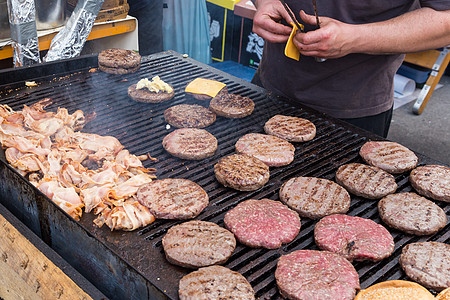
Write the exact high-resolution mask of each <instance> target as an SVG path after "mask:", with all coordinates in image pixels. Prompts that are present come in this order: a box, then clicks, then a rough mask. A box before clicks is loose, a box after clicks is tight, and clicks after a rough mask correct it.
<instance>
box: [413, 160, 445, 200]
mask: <svg viewBox="0 0 450 300" xmlns="http://www.w3.org/2000/svg"><path fill="white" fill-rule="evenodd" d="M409 181H410V182H411V185H412V186H413V187H414V189H415V190H416V191H417V192H418V193H419V194H421V195H423V196H425V197H430V198H432V199H435V200H440V201H445V202H450V168H448V167H444V166H438V165H426V166H423V167H417V168H415V169H414V170H412V171H411V174H410V175H409Z"/></svg>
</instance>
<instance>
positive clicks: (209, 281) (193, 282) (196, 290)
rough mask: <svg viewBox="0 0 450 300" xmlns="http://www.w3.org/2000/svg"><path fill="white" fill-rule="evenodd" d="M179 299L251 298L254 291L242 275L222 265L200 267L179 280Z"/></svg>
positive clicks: (250, 299)
mask: <svg viewBox="0 0 450 300" xmlns="http://www.w3.org/2000/svg"><path fill="white" fill-rule="evenodd" d="M178 296H179V297H180V300H211V299H224V300H225V299H230V300H231V299H233V300H234V299H236V300H253V299H255V292H254V291H253V288H252V286H251V285H250V283H249V282H248V281H247V279H245V277H244V276H242V275H241V274H239V273H238V272H234V271H232V270H230V269H228V268H225V267H222V266H210V267H205V268H200V269H198V271H194V272H192V273H189V274H187V275H186V276H184V277H183V278H181V280H180V284H179V287H178Z"/></svg>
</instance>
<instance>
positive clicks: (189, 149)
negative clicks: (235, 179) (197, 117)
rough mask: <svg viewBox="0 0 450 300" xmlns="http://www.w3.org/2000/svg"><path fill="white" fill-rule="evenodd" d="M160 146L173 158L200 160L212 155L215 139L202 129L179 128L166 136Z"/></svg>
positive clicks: (215, 143) (214, 148)
mask: <svg viewBox="0 0 450 300" xmlns="http://www.w3.org/2000/svg"><path fill="white" fill-rule="evenodd" d="M162 145H163V147H164V149H165V150H166V151H167V152H169V153H170V154H172V155H173V156H175V157H179V158H183V159H191V160H200V159H204V158H207V157H211V156H213V155H214V153H215V152H216V150H217V139H216V138H215V137H214V136H213V135H212V134H211V133H209V132H208V131H206V130H204V129H198V128H180V129H177V130H174V131H172V132H171V133H169V134H168V135H166V136H165V137H164V139H163V142H162Z"/></svg>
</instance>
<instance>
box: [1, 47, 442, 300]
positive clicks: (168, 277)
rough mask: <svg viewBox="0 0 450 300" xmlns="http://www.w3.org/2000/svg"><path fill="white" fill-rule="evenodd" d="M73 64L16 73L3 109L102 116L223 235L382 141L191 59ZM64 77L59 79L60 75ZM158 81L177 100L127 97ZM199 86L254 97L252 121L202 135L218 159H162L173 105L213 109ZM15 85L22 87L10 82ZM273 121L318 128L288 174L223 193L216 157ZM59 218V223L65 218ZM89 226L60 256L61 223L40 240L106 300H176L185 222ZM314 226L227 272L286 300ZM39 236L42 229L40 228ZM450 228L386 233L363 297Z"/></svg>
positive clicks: (237, 256)
mask: <svg viewBox="0 0 450 300" xmlns="http://www.w3.org/2000/svg"><path fill="white" fill-rule="evenodd" d="M77 62H79V64H78V65H81V67H80V68H81V69H80V70H77V71H74V70H76V69H75V67H72V69H69V70H68V71H69V73H64V72H63V71H59V72H57V73H56V75H55V74H53V75H48V74H52V73H51V72H50V73H49V72H47V73H48V74H46V75H45V76H42V73H43V71H42V67H35V68H31V70H29V73H27V74H25V75H24V74H23V71H18V72H12V73H10V75H12V76H11V79H10V83H8V84H7V85H3V86H1V87H0V97H1V103H2V104H8V105H10V106H11V107H13V108H14V109H16V110H20V109H22V107H23V105H24V104H27V105H28V104H31V103H34V102H36V101H39V100H41V99H42V98H45V97H50V98H52V99H53V104H52V105H51V106H50V107H48V109H49V110H55V109H56V108H57V107H65V108H67V109H68V110H69V112H73V111H75V110H77V109H81V110H83V111H84V112H85V113H86V114H89V113H92V112H95V113H96V116H97V117H96V118H95V119H94V120H93V121H92V122H90V123H88V125H87V126H86V127H85V128H84V130H83V131H85V132H91V133H97V134H101V135H112V136H115V137H116V138H118V139H119V140H120V142H121V143H122V144H123V145H124V146H125V148H126V149H128V150H129V151H130V152H131V153H133V154H136V155H140V154H145V153H149V154H150V155H151V156H152V157H155V158H157V159H158V161H157V162H152V161H146V162H144V165H145V167H148V168H156V169H157V177H158V178H159V179H163V178H186V179H190V180H192V181H194V182H196V183H198V184H199V185H200V186H202V187H203V188H204V189H205V190H206V192H207V193H208V195H209V197H210V204H209V206H208V207H207V208H206V209H205V210H204V211H203V212H202V213H201V214H200V215H199V216H198V217H197V219H199V220H205V221H211V222H215V223H217V224H219V225H220V226H223V225H224V224H223V217H224V215H225V213H226V212H227V211H228V210H229V209H231V208H233V207H234V206H236V205H237V204H238V203H240V202H241V201H244V200H247V199H251V198H252V199H262V198H269V199H272V200H279V198H278V191H279V188H280V186H281V184H282V183H283V182H285V181H286V180H288V179H289V178H292V177H295V176H315V177H321V178H326V179H329V180H334V174H335V172H336V170H337V168H338V167H339V166H340V165H342V164H345V163H350V162H362V160H361V159H360V157H359V155H358V152H359V148H360V147H361V145H362V144H364V143H365V142H366V141H367V140H369V139H380V138H379V137H377V136H375V135H372V134H370V133H367V132H364V131H362V130H360V129H358V128H355V127H352V126H350V125H347V124H345V123H343V122H340V121H339V120H335V119H332V118H330V117H328V116H325V115H323V114H321V113H318V112H315V111H313V110H310V109H308V108H305V107H302V106H299V105H296V104H294V103H291V102H289V101H288V100H286V99H278V98H276V97H273V96H272V95H271V94H268V93H267V91H265V90H263V89H261V88H259V87H256V86H254V85H251V84H249V83H248V82H245V81H242V80H240V79H238V78H236V77H232V76H230V75H228V74H225V73H223V72H221V71H218V70H216V69H214V68H211V67H209V66H207V65H204V64H201V63H198V62H196V61H194V60H191V59H189V58H183V57H182V56H180V55H179V54H177V53H174V52H163V53H159V54H157V55H153V56H149V57H145V58H143V62H142V65H141V68H140V70H139V71H138V72H136V73H134V74H128V75H121V76H117V75H111V74H106V73H102V72H89V69H90V67H89V65H90V66H91V67H92V66H94V67H95V64H96V60H95V58H92V57H91V58H89V59H88V58H79V59H74V60H71V61H70V64H71V65H73V66H77ZM55 65H56V66H57V67H58V66H60V65H58V64H55ZM66 65H67V63H66ZM33 70H34V73H33ZM58 70H61V67H60V68H59V69H58ZM19 74H20V76H19ZM156 75H158V76H160V77H161V79H163V80H164V81H166V82H168V83H170V84H171V85H172V86H173V87H174V89H175V95H176V96H175V98H174V99H173V100H171V101H169V102H167V103H160V104H145V103H138V102H135V101H133V100H131V99H130V98H128V96H127V88H128V86H130V85H131V84H133V83H136V82H137V81H138V80H139V79H141V78H143V77H149V78H151V77H153V76H156ZM27 76H28V77H27ZM197 77H203V78H208V79H214V80H218V81H221V82H224V83H226V84H227V87H228V90H229V91H230V92H231V93H236V94H240V95H243V96H248V97H250V98H251V99H252V100H253V101H254V102H255V104H256V107H255V110H254V112H253V114H252V115H251V116H249V117H246V118H243V119H225V118H222V117H218V118H217V121H216V122H215V123H214V124H213V125H211V126H209V127H207V128H206V129H207V130H208V131H209V132H211V133H212V134H213V135H214V136H215V137H216V138H217V139H218V144H219V146H218V150H217V152H216V154H215V155H214V156H213V157H210V158H207V159H204V160H202V161H188V160H181V159H178V158H175V157H172V156H171V155H169V154H168V153H166V152H165V151H164V149H163V147H162V144H161V143H162V139H163V138H164V136H165V135H166V134H168V133H169V132H171V131H172V130H173V128H170V129H168V128H166V122H165V121H164V117H163V112H164V110H165V109H166V108H168V107H170V106H173V105H175V104H181V103H196V104H200V105H205V106H206V105H207V104H208V102H202V101H197V100H193V99H192V98H189V97H188V96H185V93H184V87H185V86H186V85H187V83H188V82H189V81H191V80H193V79H195V78H197ZM24 79H29V80H36V82H38V84H39V86H38V87H34V88H25V87H24V82H23V80H24ZM15 80H17V82H14V81H15ZM275 114H284V115H295V116H299V117H303V118H306V119H308V120H310V121H312V122H313V123H314V124H315V125H316V127H317V135H316V138H314V139H313V140H312V141H309V142H305V143H294V146H295V148H296V151H295V160H294V162H293V163H292V164H290V165H288V166H285V167H276V168H271V170H270V181H269V182H268V183H267V184H266V185H265V186H264V187H262V188H261V189H259V190H257V191H252V192H239V191H235V190H232V189H229V188H225V187H223V186H222V185H220V184H219V183H218V182H217V180H216V179H215V177H214V171H213V166H214V164H215V163H216V162H217V161H218V159H219V158H220V157H223V156H226V155H229V154H232V153H234V144H235V142H236V141H237V140H238V139H239V138H240V137H241V136H243V135H244V134H246V133H251V132H259V133H264V130H263V126H264V123H265V122H266V121H267V120H268V119H269V118H270V117H272V116H273V115H275ZM418 156H419V162H420V164H431V163H437V162H435V161H433V160H431V159H429V158H427V157H424V156H422V155H418ZM8 172H13V171H12V170H10V171H8ZM396 181H397V183H398V185H399V189H398V192H409V191H412V187H411V186H410V184H409V182H408V176H407V175H405V174H401V175H397V176H396ZM17 188H19V187H17ZM13 189H14V187H13ZM3 201H4V200H3ZM437 204H438V205H440V206H441V207H442V208H443V209H444V210H445V212H446V213H447V215H448V214H449V211H450V204H445V203H443V202H438V203H437ZM10 206H11V205H10ZM37 209H39V208H37ZM13 210H14V208H13ZM32 210H33V209H32ZM60 213H61V214H63V213H62V212H61V211H60ZM348 214H349V215H352V216H360V217H364V218H368V219H372V220H374V221H375V222H377V223H382V222H381V220H380V218H379V216H378V212H377V201H373V200H367V199H363V198H360V197H355V196H353V195H352V201H351V207H350V211H349V212H348ZM64 217H65V216H64ZM39 218H40V219H39V222H43V221H44V220H42V218H43V217H42V214H40V216H39ZM67 218H68V217H67ZM22 219H24V218H23V217H22ZM93 219H94V216H93V215H92V214H84V216H83V217H82V220H81V221H80V222H79V223H75V225H71V226H75V227H76V228H75V229H71V230H74V231H75V232H82V233H86V234H87V235H88V236H89V237H90V238H89V239H88V238H82V239H81V240H82V243H81V244H78V245H76V246H66V247H64V246H61V244H60V243H57V240H58V233H59V232H60V231H64V230H65V229H66V227H68V226H69V225H67V224H66V223H65V222H63V221H59V222H56V223H57V225H55V226H57V227H58V228H56V230H53V231H52V230H51V229H50V231H51V232H52V233H51V237H48V236H47V237H46V236H44V235H45V232H44V233H43V232H41V236H42V238H43V239H44V240H46V241H47V242H48V243H50V244H53V246H54V247H56V248H58V249H56V250H57V251H58V250H59V252H60V254H61V255H62V256H63V257H65V258H66V259H67V260H68V261H69V262H71V264H73V265H74V266H75V267H76V268H77V269H78V271H79V272H80V273H82V274H83V275H84V276H86V278H88V279H89V280H90V281H91V282H92V283H94V284H95V285H96V286H97V287H98V288H99V289H100V290H102V292H103V293H105V294H106V295H107V296H108V297H111V298H117V299H121V298H122V299H123V298H124V297H125V298H135V299H142V298H154V296H155V295H156V294H155V295H153V292H154V289H153V290H152V287H154V288H156V290H158V291H160V292H161V293H162V295H164V296H163V297H168V298H170V299H177V294H178V292H177V289H178V281H179V279H180V278H181V277H182V276H184V275H186V274H187V273H189V272H190V270H187V269H184V268H181V267H177V266H173V265H171V264H169V263H168V262H167V261H166V259H165V257H164V251H163V249H162V245H161V239H162V237H163V236H164V234H165V233H166V231H167V229H168V228H170V227H171V226H173V225H174V224H178V223H180V222H181V221H167V220H157V221H156V222H154V223H153V224H151V225H149V226H147V227H146V228H143V229H140V230H136V231H134V232H110V231H109V229H108V228H106V226H105V227H103V228H100V229H99V228H97V227H95V225H94V224H93V223H92V220H93ZM315 223H316V221H313V220H310V219H307V218H303V219H302V227H301V230H300V234H299V235H298V236H297V237H296V238H295V240H294V241H292V242H291V243H289V244H286V245H284V246H283V247H281V248H280V249H276V250H267V249H261V248H257V249H254V248H249V247H246V246H243V245H240V244H238V246H237V248H236V250H235V252H234V253H233V255H232V257H231V258H230V259H229V260H228V262H227V263H226V264H225V265H224V266H226V267H228V268H231V269H232V270H235V271H238V272H240V273H241V274H243V275H244V276H245V277H246V278H247V279H248V280H249V282H250V283H251V285H252V286H253V288H254V290H255V292H256V297H257V298H259V299H281V296H280V295H279V293H278V291H277V287H276V282H275V277H274V273H275V268H276V263H277V259H278V258H279V257H280V256H281V255H283V254H287V253H289V252H292V251H294V250H298V249H318V248H317V247H316V245H315V243H314V225H315ZM70 224H72V223H70ZM40 227H41V228H42V227H43V226H42V224H41V226H40ZM49 227H52V226H49ZM449 227H450V225H447V226H446V227H445V228H444V229H443V230H441V231H440V232H439V233H437V234H435V235H433V236H427V237H416V236H413V235H408V234H404V233H402V232H399V231H397V230H393V229H389V231H390V232H391V233H392V235H393V237H394V240H395V251H394V253H393V255H392V256H391V257H389V258H387V259H384V260H382V261H381V262H378V263H372V262H355V263H354V266H355V268H356V270H357V271H358V273H359V276H360V282H361V288H366V287H368V286H370V285H372V284H374V283H377V282H381V281H386V280H393V279H407V278H406V276H405V274H404V273H403V272H402V270H401V268H400V266H399V264H398V257H399V255H400V253H401V248H402V246H403V245H405V244H407V243H412V242H418V241H439V242H444V243H449V242H450V230H449ZM55 231H56V232H55ZM65 237H66V238H67V237H70V236H65ZM92 237H93V239H94V240H95V241H98V242H99V243H101V244H102V247H103V248H104V249H105V250H106V252H107V253H106V254H105V258H104V259H103V260H102V259H101V258H99V257H98V256H96V255H95V253H91V252H90V251H92V250H91V249H92V247H91V246H90V245H89V243H92V239H91V238H92ZM59 239H61V238H59ZM71 247H77V249H78V251H75V250H74V252H76V254H74V253H72V251H71ZM99 247H100V246H99ZM103 248H102V249H103ZM80 253H85V254H86V256H87V257H82V255H81V254H80ZM111 257H112V258H113V260H117V261H119V262H120V264H118V265H119V266H121V268H124V267H125V270H120V271H118V270H117V268H119V267H117V266H116V265H115V264H114V263H111V262H110V259H111ZM96 269H105V270H109V271H110V274H103V273H104V272H103V273H102V272H100V271H96ZM129 273H132V274H134V275H133V276H135V277H137V278H139V279H141V280H142V281H143V282H145V284H144V285H145V286H146V289H145V288H144V289H142V288H139V286H138V285H137V284H136V286H137V288H136V287H134V286H133V284H132V283H130V282H129V281H128V280H129V278H128V277H127V276H130V278H131V277H132V276H131V275H129ZM123 274H125V275H123ZM127 274H128V275H127ZM136 274H137V275H136ZM109 276H110V277H109ZM99 278H100V280H99ZM108 278H111V282H110V283H105V282H103V281H104V280H108ZM113 285H115V286H114V288H112V286H113ZM130 285H131V287H130ZM155 297H156V296H155Z"/></svg>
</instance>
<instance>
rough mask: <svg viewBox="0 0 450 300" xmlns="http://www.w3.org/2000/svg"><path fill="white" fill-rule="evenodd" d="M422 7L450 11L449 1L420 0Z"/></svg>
mask: <svg viewBox="0 0 450 300" xmlns="http://www.w3.org/2000/svg"><path fill="white" fill-rule="evenodd" d="M420 6H422V7H430V8H433V9H435V10H447V9H450V1H448V0H420Z"/></svg>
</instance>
